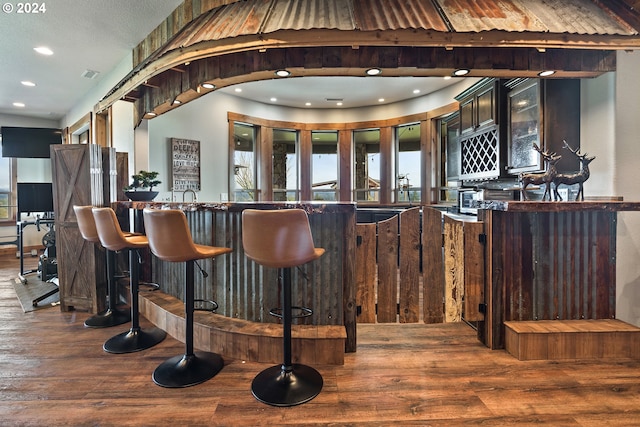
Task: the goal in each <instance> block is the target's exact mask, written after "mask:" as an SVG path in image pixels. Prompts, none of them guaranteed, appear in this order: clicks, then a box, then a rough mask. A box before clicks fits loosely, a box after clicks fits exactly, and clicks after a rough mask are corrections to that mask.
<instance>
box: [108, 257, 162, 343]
mask: <svg viewBox="0 0 640 427" xmlns="http://www.w3.org/2000/svg"><path fill="white" fill-rule="evenodd" d="M129 269H130V270H131V283H130V292H131V329H130V330H129V331H127V332H123V333H121V334H118V335H116V336H114V337H111V338H109V339H108V340H107V341H106V342H105V343H104V345H103V349H104V351H106V352H108V353H133V352H136V351H141V350H146V349H147V348H150V347H153V346H154V345H156V344H158V343H160V342H161V341H162V340H164V338H165V337H166V335H167V333H166V332H165V331H163V330H162V329H159V328H155V327H152V328H148V329H142V328H140V308H139V307H138V285H139V277H140V261H139V255H138V251H137V250H136V249H129Z"/></svg>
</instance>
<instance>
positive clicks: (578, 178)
mask: <svg viewBox="0 0 640 427" xmlns="http://www.w3.org/2000/svg"><path fill="white" fill-rule="evenodd" d="M562 142H563V148H566V149H567V150H569V151H570V152H571V153H573V155H574V156H576V157H577V158H578V159H579V160H580V170H579V171H578V172H575V173H568V174H566V173H559V174H556V176H555V177H554V179H553V185H554V187H555V188H554V193H555V195H556V198H557V199H559V200H562V197H561V196H560V194H559V193H558V186H559V185H560V184H565V185H573V184H579V188H578V194H576V201H577V200H578V197H580V200H584V188H583V184H584V182H585V181H586V180H587V179H589V175H590V172H589V163H591V162H592V161H593V159H595V156H593V157H587V153H584V154H580V150H579V149H577V148H576V149H575V150H572V149H571V147H570V146H569V144H567V141H565V140H563V141H562Z"/></svg>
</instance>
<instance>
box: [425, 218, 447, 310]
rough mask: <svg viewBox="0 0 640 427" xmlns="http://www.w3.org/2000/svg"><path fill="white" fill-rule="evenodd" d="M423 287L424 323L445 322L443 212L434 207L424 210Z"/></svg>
mask: <svg viewBox="0 0 640 427" xmlns="http://www.w3.org/2000/svg"><path fill="white" fill-rule="evenodd" d="M422 287H423V294H424V297H423V303H422V304H423V311H424V323H442V322H444V311H443V300H444V263H443V259H442V213H441V212H440V211H438V210H436V209H433V208H424V209H423V210H422Z"/></svg>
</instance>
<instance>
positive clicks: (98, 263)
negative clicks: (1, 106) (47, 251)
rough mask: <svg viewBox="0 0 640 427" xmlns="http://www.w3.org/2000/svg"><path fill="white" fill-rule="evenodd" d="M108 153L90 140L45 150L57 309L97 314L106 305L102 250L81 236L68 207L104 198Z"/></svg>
mask: <svg viewBox="0 0 640 427" xmlns="http://www.w3.org/2000/svg"><path fill="white" fill-rule="evenodd" d="M112 157H115V152H114V149H112V148H103V147H100V146H98V145H95V144H63V145H57V146H53V147H52V149H51V166H52V177H53V203H54V211H55V231H56V253H57V262H58V279H59V286H60V307H61V310H62V311H69V310H73V309H79V310H83V311H89V312H91V313H97V312H100V311H103V310H104V309H105V308H106V307H105V304H106V292H107V283H106V274H105V263H104V261H103V260H104V256H105V255H104V250H103V248H102V247H101V246H100V245H96V244H94V243H89V242H86V241H85V240H84V239H83V238H82V235H81V234H80V231H79V229H78V223H77V220H76V217H75V214H74V211H73V206H74V205H93V206H104V205H105V204H108V203H109V202H110V201H109V198H110V190H109V185H110V183H111V179H110V178H107V179H105V176H107V177H109V176H115V171H111V168H112V167H115V163H114V162H112V161H111V158H112ZM112 164H113V165H112ZM112 172H113V173H112Z"/></svg>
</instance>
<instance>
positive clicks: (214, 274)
mask: <svg viewBox="0 0 640 427" xmlns="http://www.w3.org/2000/svg"><path fill="white" fill-rule="evenodd" d="M117 204H118V207H120V208H129V209H134V210H135V211H136V212H137V213H139V214H140V215H141V214H142V210H143V209H144V208H145V207H153V208H156V209H162V208H165V209H169V208H170V209H180V210H183V211H184V212H185V214H186V215H187V220H188V222H189V227H190V229H191V233H192V237H193V240H194V242H196V243H199V244H204V245H210V246H224V247H229V248H232V249H233V252H232V253H231V254H229V255H228V256H226V257H219V258H217V259H215V260H213V261H212V260H203V261H202V262H201V263H200V266H201V267H202V269H203V270H204V271H205V272H206V277H205V274H196V277H195V297H196V298H197V299H205V300H214V301H217V302H218V304H219V308H218V309H217V311H216V314H218V315H222V316H225V317H228V318H233V319H240V320H245V321H250V322H256V323H275V322H277V319H274V318H273V317H272V316H270V315H269V310H270V309H271V308H272V307H275V306H278V304H279V293H278V290H277V289H274V288H273V286H268V285H265V286H263V283H264V284H272V283H274V282H275V281H276V276H277V271H276V269H270V268H265V267H262V266H260V265H258V264H255V263H254V262H253V261H251V260H249V259H248V258H247V257H246V256H245V255H244V250H243V248H242V223H241V215H242V211H243V210H244V209H249V208H251V209H291V208H299V209H304V210H305V211H306V212H307V213H308V214H309V222H310V225H311V232H312V234H313V239H314V242H316V244H317V246H319V247H323V248H325V249H326V253H325V255H324V256H323V257H322V258H321V259H318V260H317V261H314V262H312V263H309V264H308V265H305V266H303V267H301V268H299V269H296V270H295V271H293V289H292V302H293V304H294V305H296V306H301V307H313V315H312V316H310V317H307V318H305V319H300V320H299V322H304V324H306V325H327V326H336V325H342V326H344V327H345V329H346V335H347V338H346V342H345V351H346V352H353V351H355V349H356V304H355V292H356V291H355V289H356V288H355V221H356V215H355V212H356V205H355V204H354V203H287V202H282V203H279V202H265V203H169V202H124V201H122V202H117ZM137 217H138V215H136V218H137ZM140 218H141V216H140ZM141 227H142V221H137V223H136V231H143V230H142V229H141ZM150 259H151V260H152V262H151V269H150V275H151V277H148V278H147V277H145V278H144V279H145V280H146V279H149V280H151V281H153V282H155V283H158V284H159V285H160V290H161V291H163V292H164V293H166V294H169V295H170V296H173V297H175V298H180V299H181V298H182V293H183V292H182V289H183V285H182V282H181V281H180V280H181V279H180V278H182V277H183V276H184V274H183V272H182V268H183V267H181V266H180V265H175V263H167V262H164V261H161V260H159V259H157V258H155V257H151V258H150Z"/></svg>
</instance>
